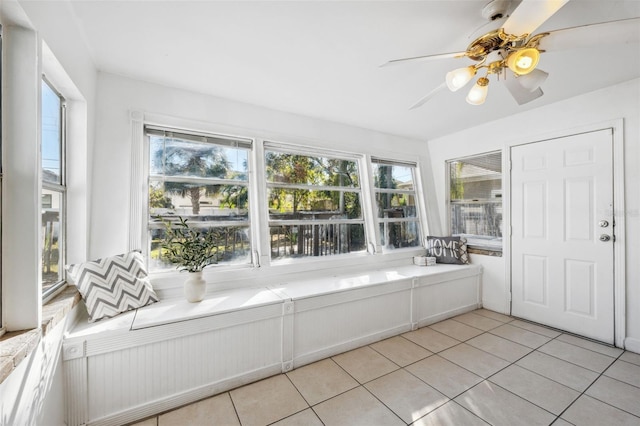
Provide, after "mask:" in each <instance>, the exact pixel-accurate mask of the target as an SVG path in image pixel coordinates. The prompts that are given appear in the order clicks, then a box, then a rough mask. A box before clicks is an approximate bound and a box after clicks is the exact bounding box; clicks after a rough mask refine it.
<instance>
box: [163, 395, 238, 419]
mask: <svg viewBox="0 0 640 426" xmlns="http://www.w3.org/2000/svg"><path fill="white" fill-rule="evenodd" d="M225 393H227V394H229V400H231V406H232V407H233V412H234V413H236V418H237V419H238V423H239V424H240V426H242V420H240V414H239V413H238V409H237V408H236V403H235V402H234V401H233V398H232V397H231V391H227V392H225ZM213 396H216V395H213ZM213 396H212V398H213ZM159 422H160V418H159V417H158V423H159ZM158 426H159V425H158Z"/></svg>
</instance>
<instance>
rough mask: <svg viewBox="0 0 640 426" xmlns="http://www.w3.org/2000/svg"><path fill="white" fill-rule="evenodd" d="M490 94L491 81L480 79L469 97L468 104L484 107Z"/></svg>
mask: <svg viewBox="0 0 640 426" xmlns="http://www.w3.org/2000/svg"><path fill="white" fill-rule="evenodd" d="M488 93H489V79H488V78H486V77H480V78H479V79H478V81H477V82H476V84H474V85H473V87H472V88H471V90H469V94H468V95H467V103H469V104H471V105H482V104H483V103H484V101H485V100H486V99H487V94H488Z"/></svg>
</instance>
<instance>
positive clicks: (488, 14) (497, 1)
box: [482, 0, 511, 21]
mask: <svg viewBox="0 0 640 426" xmlns="http://www.w3.org/2000/svg"><path fill="white" fill-rule="evenodd" d="M510 4H511V0H493V1H492V2H489V3H487V4H486V5H485V6H484V7H483V8H482V17H483V18H485V19H488V20H490V21H495V20H496V19H500V18H504V17H505V16H507V9H508V8H509V5H510Z"/></svg>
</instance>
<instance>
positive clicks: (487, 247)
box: [445, 150, 505, 256]
mask: <svg viewBox="0 0 640 426" xmlns="http://www.w3.org/2000/svg"><path fill="white" fill-rule="evenodd" d="M492 154H500V164H501V170H500V191H501V196H500V197H495V198H491V197H490V198H474V199H469V200H464V199H455V200H452V199H451V167H452V164H453V163H455V162H464V161H465V160H467V161H468V160H471V159H475V158H480V157H485V156H488V155H492ZM504 170H505V168H504V153H503V152H502V150H492V151H487V152H482V153H478V154H474V155H467V156H464V157H459V158H452V159H450V160H446V161H445V174H446V179H445V182H446V188H445V191H446V203H447V208H446V213H447V214H446V218H447V229H448V231H449V235H460V234H453V229H452V228H453V226H452V214H451V207H452V205H453V204H478V205H485V204H488V203H490V204H496V205H499V206H500V207H501V208H502V209H503V211H504V201H503V200H504V198H503V196H502V195H504V188H505V177H504ZM504 232H505V230H504V223H503V228H502V229H501V234H502V235H501V236H500V242H501V244H500V246H499V247H498V246H497V245H495V244H493V245H492V244H482V243H478V242H477V241H468V242H467V246H468V247H469V250H470V251H471V252H474V253H476V254H489V255H496V256H501V255H502V252H503V250H504ZM474 235H478V236H479V237H482V236H483V235H480V234H474ZM486 237H493V238H495V237H494V236H489V235H486Z"/></svg>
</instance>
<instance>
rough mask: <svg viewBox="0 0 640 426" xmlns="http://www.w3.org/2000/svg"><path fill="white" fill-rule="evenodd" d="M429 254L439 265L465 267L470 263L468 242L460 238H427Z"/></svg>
mask: <svg viewBox="0 0 640 426" xmlns="http://www.w3.org/2000/svg"><path fill="white" fill-rule="evenodd" d="M427 254H428V255H429V256H433V257H435V258H436V262H437V263H452V264H459V265H464V264H467V263H469V254H468V253H467V240H466V238H460V237H433V236H429V237H427Z"/></svg>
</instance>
